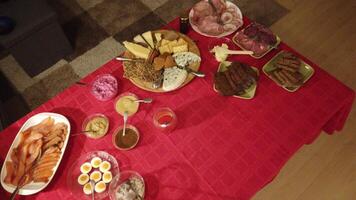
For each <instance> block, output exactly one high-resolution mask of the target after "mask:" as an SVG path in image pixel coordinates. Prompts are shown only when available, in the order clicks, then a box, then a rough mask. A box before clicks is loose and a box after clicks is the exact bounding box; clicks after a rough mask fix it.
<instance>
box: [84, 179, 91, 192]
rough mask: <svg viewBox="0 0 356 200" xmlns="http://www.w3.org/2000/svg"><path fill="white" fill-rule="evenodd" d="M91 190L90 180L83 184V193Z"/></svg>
mask: <svg viewBox="0 0 356 200" xmlns="http://www.w3.org/2000/svg"><path fill="white" fill-rule="evenodd" d="M91 190H92V186H91V184H90V182H89V183H87V184H85V185H84V187H83V192H84V194H86V195H89V194H91V192H92V191H91Z"/></svg>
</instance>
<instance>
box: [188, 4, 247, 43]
mask: <svg viewBox="0 0 356 200" xmlns="http://www.w3.org/2000/svg"><path fill="white" fill-rule="evenodd" d="M226 5H227V6H234V7H235V8H236V10H237V15H238V16H240V19H241V20H242V13H241V10H240V8H239V7H237V5H235V4H234V3H232V2H230V1H226ZM193 13H194V10H193V8H192V9H190V12H189V23H190V26H191V27H192V28H193V30H194V31H195V32H197V33H199V34H200V35H204V36H206V37H225V36H228V35H230V34H232V33H233V32H235V31H236V30H237V29H239V28H240V27H242V25H243V21H242V24H241V25H240V26H238V27H236V29H235V30H232V31H228V32H224V33H222V34H220V35H208V34H206V33H203V32H201V31H200V30H199V28H198V27H197V26H195V25H194V24H192V23H191V18H192V17H193Z"/></svg>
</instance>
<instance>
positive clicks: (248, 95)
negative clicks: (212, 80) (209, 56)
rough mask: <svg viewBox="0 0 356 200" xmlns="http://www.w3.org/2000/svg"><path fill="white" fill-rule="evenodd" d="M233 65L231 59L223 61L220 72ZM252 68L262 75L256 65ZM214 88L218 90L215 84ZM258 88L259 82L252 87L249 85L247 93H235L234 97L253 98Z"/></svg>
mask: <svg viewBox="0 0 356 200" xmlns="http://www.w3.org/2000/svg"><path fill="white" fill-rule="evenodd" d="M230 65H231V62H229V61H224V62H221V63H220V64H219V68H218V70H217V71H218V72H224V71H226V70H227V69H228V67H229V66H230ZM251 68H252V69H253V70H255V71H256V72H257V76H259V75H260V73H259V71H258V69H257V68H256V67H252V66H251ZM213 88H214V91H215V92H218V90H217V89H216V88H215V84H214V86H213ZM256 89H257V83H255V84H253V85H252V86H251V87H249V88H248V89H247V90H246V93H245V94H242V95H233V97H235V98H239V99H252V98H253V97H254V96H255V94H256Z"/></svg>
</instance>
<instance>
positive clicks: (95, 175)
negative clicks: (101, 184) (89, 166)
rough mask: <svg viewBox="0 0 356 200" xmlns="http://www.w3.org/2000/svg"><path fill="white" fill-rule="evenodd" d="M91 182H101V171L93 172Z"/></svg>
mask: <svg viewBox="0 0 356 200" xmlns="http://www.w3.org/2000/svg"><path fill="white" fill-rule="evenodd" d="M90 180H93V181H95V183H96V182H98V181H100V180H101V172H99V171H93V172H92V173H91V174H90Z"/></svg>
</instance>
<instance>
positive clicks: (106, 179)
mask: <svg viewBox="0 0 356 200" xmlns="http://www.w3.org/2000/svg"><path fill="white" fill-rule="evenodd" d="M111 180H112V174H111V172H110V171H107V172H104V173H103V182H104V183H110V182H111Z"/></svg>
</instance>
